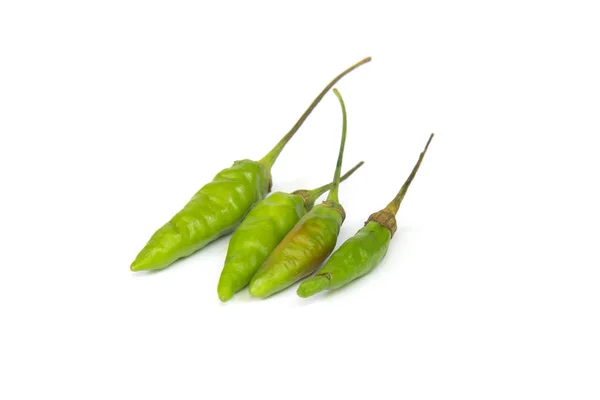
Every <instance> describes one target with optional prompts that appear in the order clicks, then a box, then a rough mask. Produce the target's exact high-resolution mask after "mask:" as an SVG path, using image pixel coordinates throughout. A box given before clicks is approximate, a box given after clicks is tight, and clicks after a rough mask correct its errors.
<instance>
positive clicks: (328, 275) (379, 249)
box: [297, 133, 433, 297]
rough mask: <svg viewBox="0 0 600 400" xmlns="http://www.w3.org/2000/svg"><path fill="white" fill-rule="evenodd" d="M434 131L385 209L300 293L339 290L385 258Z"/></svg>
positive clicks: (302, 286) (347, 243)
mask: <svg viewBox="0 0 600 400" xmlns="http://www.w3.org/2000/svg"><path fill="white" fill-rule="evenodd" d="M431 139H433V133H432V134H431V136H430V137H429V140H428V141H427V145H426V146H425V149H424V150H423V152H422V153H421V155H420V156H419V161H417V164H416V165H415V166H414V168H413V170H412V172H411V173H410V175H409V176H408V179H407V180H406V182H404V185H402V188H401V189H400V191H399V192H398V194H397V195H396V197H395V198H394V199H393V200H392V201H391V202H390V204H388V205H387V207H385V208H384V209H383V210H381V211H378V212H376V213H374V214H371V216H370V217H369V219H368V220H367V222H366V223H365V226H364V227H363V228H362V229H360V230H359V231H358V232H357V233H356V235H354V236H353V237H351V238H350V239H348V240H347V241H346V242H344V244H342V245H341V246H340V248H339V249H337V250H336V251H335V253H333V255H332V256H331V257H330V258H329V260H327V262H326V263H325V265H324V266H323V268H321V270H320V271H319V273H318V274H317V275H315V276H313V277H312V278H309V279H307V280H305V281H304V282H302V284H301V285H300V286H299V287H298V292H297V293H298V296H300V297H309V296H312V295H314V294H317V293H319V292H321V291H323V290H327V289H337V288H339V287H342V286H344V285H346V284H348V283H350V282H352V281H353V280H355V279H356V278H359V277H361V276H363V275H365V274H368V273H369V272H371V271H372V270H373V269H374V268H375V267H376V266H377V265H378V264H379V263H380V262H381V260H383V257H385V254H386V253H387V249H388V246H389V244H390V240H391V238H392V236H394V232H396V214H397V213H398V209H399V208H400V203H402V199H404V195H405V194H406V191H407V190H408V187H409V186H410V184H411V182H412V181H413V179H414V177H415V175H416V174H417V171H418V170H419V167H420V166H421V162H422V161H423V157H424V156H425V153H426V152H427V148H428V147H429V143H430V142H431Z"/></svg>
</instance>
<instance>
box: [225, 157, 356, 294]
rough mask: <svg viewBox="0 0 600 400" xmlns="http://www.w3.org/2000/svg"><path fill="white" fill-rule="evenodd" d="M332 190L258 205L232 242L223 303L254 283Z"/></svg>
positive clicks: (283, 196)
mask: <svg viewBox="0 0 600 400" xmlns="http://www.w3.org/2000/svg"><path fill="white" fill-rule="evenodd" d="M362 164H363V162H362V161H361V162H360V163H358V164H357V165H356V166H355V167H354V168H352V169H351V170H350V171H348V172H346V174H345V175H344V176H342V177H341V178H340V182H343V181H344V180H346V179H347V178H348V177H349V176H350V175H352V174H353V173H354V171H356V170H357V169H358V168H360V166H361V165H362ZM332 186H333V182H332V183H329V184H327V185H324V186H321V187H319V188H317V189H313V190H296V191H295V192H292V193H284V192H275V193H273V194H272V195H270V196H269V197H267V198H266V199H263V200H261V201H259V202H258V203H256V205H255V206H254V207H253V208H252V210H250V212H248V215H246V218H244V220H243V221H242V223H241V224H240V226H239V227H238V228H237V229H236V230H235V232H234V233H233V236H231V240H230V241H229V249H228V250H227V257H226V258H225V266H224V267H223V271H222V272H221V278H220V279H219V285H218V287H217V293H218V294H219V299H221V301H223V302H224V301H227V300H229V299H231V297H232V296H233V295H234V294H235V293H236V292H238V291H239V290H241V289H242V288H243V287H244V286H246V285H247V284H248V283H249V282H250V279H251V278H252V275H254V273H255V272H256V271H257V270H258V268H259V267H260V266H261V265H262V264H263V262H265V260H266V259H267V257H268V256H269V254H271V252H272V251H273V249H275V247H276V246H277V245H278V244H279V243H280V242H281V241H282V240H283V238H284V237H285V235H286V234H287V233H288V232H289V231H290V230H291V229H292V228H293V227H294V226H295V225H296V223H297V222H298V221H299V220H300V218H301V217H302V216H303V215H305V214H306V213H307V212H308V211H310V210H311V209H312V208H313V206H314V205H315V201H316V200H317V199H318V198H319V197H321V195H322V194H323V193H325V192H326V191H328V190H329V189H331V187H332Z"/></svg>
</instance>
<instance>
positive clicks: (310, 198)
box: [305, 161, 365, 208]
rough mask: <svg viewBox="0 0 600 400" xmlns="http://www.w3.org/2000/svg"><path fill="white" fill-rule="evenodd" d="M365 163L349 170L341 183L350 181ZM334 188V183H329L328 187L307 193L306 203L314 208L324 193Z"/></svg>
mask: <svg viewBox="0 0 600 400" xmlns="http://www.w3.org/2000/svg"><path fill="white" fill-rule="evenodd" d="M364 163H365V162H364V161H361V162H359V163H358V164H356V165H355V166H354V167H352V169H351V170H349V171H348V172H346V173H345V174H344V175H343V176H342V177H341V178H340V183H342V182H344V181H345V180H346V179H348V178H349V177H350V176H351V175H352V174H353V173H354V171H356V170H357V169H359V168H360V167H361V166H362V165H363V164H364ZM332 186H333V182H329V183H328V184H327V185H323V186H320V187H318V188H316V189H313V190H309V191H307V194H306V198H305V202H306V204H307V206H308V208H312V206H313V205H314V204H315V202H316V201H317V199H318V198H319V197H321V195H323V193H325V192H326V191H328V190H329V189H331V187H332Z"/></svg>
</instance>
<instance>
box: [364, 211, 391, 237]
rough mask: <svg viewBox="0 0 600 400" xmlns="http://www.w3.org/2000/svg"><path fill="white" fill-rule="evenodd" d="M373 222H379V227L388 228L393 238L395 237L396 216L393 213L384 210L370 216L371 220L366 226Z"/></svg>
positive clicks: (369, 219) (368, 220)
mask: <svg viewBox="0 0 600 400" xmlns="http://www.w3.org/2000/svg"><path fill="white" fill-rule="evenodd" d="M371 221H374V222H377V223H378V224H379V225H381V226H384V227H386V228H388V229H389V231H390V232H391V234H392V237H393V236H394V233H396V229H397V225H396V216H395V215H394V213H393V212H391V211H387V210H385V209H384V210H381V211H377V212H376V213H373V214H371V215H369V218H368V219H367V221H366V222H365V225H366V224H368V223H369V222H371Z"/></svg>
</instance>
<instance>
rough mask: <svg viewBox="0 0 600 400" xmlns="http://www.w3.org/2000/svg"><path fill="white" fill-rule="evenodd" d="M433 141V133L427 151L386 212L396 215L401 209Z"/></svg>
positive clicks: (424, 150)
mask: <svg viewBox="0 0 600 400" xmlns="http://www.w3.org/2000/svg"><path fill="white" fill-rule="evenodd" d="M431 139H433V133H432V134H431V136H429V140H428V141H427V144H426V145H425V149H423V151H422V152H421V155H420V156H419V161H417V164H416V165H415V166H414V167H413V170H412V171H411V173H410V175H409V176H408V179H406V182H404V185H402V187H401V188H400V191H399V192H398V194H397V195H396V197H394V200H392V201H391V202H390V204H388V205H387V207H386V208H385V210H386V211H390V212H391V213H393V214H394V215H396V213H397V212H398V210H399V209H400V203H402V200H403V199H404V195H405V194H406V191H407V190H408V187H409V186H410V184H411V183H412V181H413V179H414V177H415V175H417V171H418V170H419V167H420V166H421V162H422V161H423V157H425V153H427V148H428V147H429V143H431Z"/></svg>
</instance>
